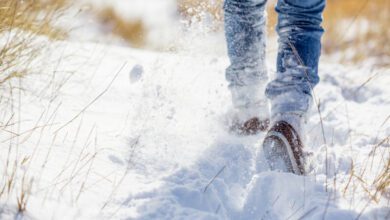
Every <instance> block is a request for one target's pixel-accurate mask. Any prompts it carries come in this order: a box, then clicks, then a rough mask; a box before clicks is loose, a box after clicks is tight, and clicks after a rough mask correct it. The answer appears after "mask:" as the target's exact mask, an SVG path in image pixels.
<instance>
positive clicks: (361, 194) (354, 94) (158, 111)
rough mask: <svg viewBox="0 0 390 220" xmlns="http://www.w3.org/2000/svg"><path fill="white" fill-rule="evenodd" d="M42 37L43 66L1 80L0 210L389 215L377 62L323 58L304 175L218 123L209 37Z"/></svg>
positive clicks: (39, 215) (73, 215)
mask: <svg viewBox="0 0 390 220" xmlns="http://www.w3.org/2000/svg"><path fill="white" fill-rule="evenodd" d="M119 2H120V1H112V3H111V4H113V5H115V4H117V3H118V8H121V7H120V6H119V5H120V4H119ZM136 2H138V3H137V4H136V3H134V7H135V6H137V5H138V6H139V8H143V6H142V4H141V3H140V2H143V1H138V0H137V1H136ZM151 2H153V4H154V3H155V2H158V0H154V1H151ZM167 2H168V3H166V4H171V3H169V2H171V1H167ZM121 4H125V3H121ZM164 4H165V3H164ZM164 4H163V3H161V8H164V7H165V6H164V7H163V6H162V5H164ZM157 5H159V4H157ZM141 6H142V7H141ZM118 10H119V9H118ZM145 10H146V9H145ZM164 10H165V9H164ZM141 11H142V10H141ZM123 13H125V12H123ZM134 13H135V12H134ZM145 13H146V12H145ZM147 13H153V12H147ZM134 15H135V16H136V15H139V16H141V15H142V13H140V14H137V13H135V14H134ZM129 16H130V15H129ZM148 17H150V16H148ZM153 22H154V21H153ZM153 22H151V23H153ZM42 41H44V42H46V43H47V44H48V45H50V46H49V48H48V49H47V51H45V53H44V54H43V55H42V56H40V57H37V58H36V61H35V64H39V65H37V66H42V67H43V68H41V69H37V70H35V71H34V74H30V75H27V76H26V77H24V78H20V79H15V80H13V81H11V82H10V83H8V84H7V85H3V86H2V87H1V94H2V95H1V97H0V108H1V111H0V129H1V130H0V174H1V177H2V178H1V179H0V187H3V186H6V185H7V183H8V181H9V180H10V179H12V180H13V184H14V187H13V188H12V190H10V191H7V190H5V191H4V190H3V189H2V188H0V219H242V220H244V219H245V220H247V219H271V220H273V219H276V220H279V219H281V220H282V219H315V220H316V219H329V220H333V219H389V217H390V208H389V199H390V191H389V189H388V188H385V189H384V193H381V192H377V186H378V184H379V183H380V178H379V176H381V174H383V172H384V175H385V176H386V174H387V175H388V172H387V173H386V170H385V167H386V163H388V161H389V159H390V152H389V147H390V145H389V135H390V127H389V123H390V119H389V117H390V115H389V114H390V88H389V86H388V85H389V84H390V70H389V69H388V68H377V67H374V66H373V65H372V64H370V63H362V64H359V65H355V66H345V65H342V64H338V63H334V62H332V61H331V60H330V59H329V58H327V57H322V60H321V64H320V71H319V72H320V77H321V82H320V84H319V85H318V86H317V87H316V88H315V91H314V95H315V98H316V102H315V103H314V106H313V108H312V111H311V112H310V114H309V115H308V117H307V125H306V126H305V131H306V132H305V134H306V135H305V143H306V144H305V145H306V147H305V149H306V151H309V152H312V153H313V156H312V170H311V171H310V173H309V174H308V175H307V176H305V177H303V176H296V175H293V174H288V173H279V172H271V171H269V169H268V166H267V164H266V162H265V160H264V158H263V155H262V150H261V143H262V141H263V138H264V134H259V135H256V136H249V137H237V136H234V135H232V134H229V133H228V132H227V131H226V130H227V129H226V125H225V124H224V121H225V118H224V117H225V113H227V112H229V110H230V109H231V97H230V93H229V91H228V89H227V82H226V80H225V76H224V71H225V68H226V67H227V65H228V59H227V56H226V52H225V51H224V49H221V48H224V47H225V43H224V38H223V36H222V35H221V34H215V35H208V36H206V34H205V33H199V31H198V30H196V31H194V32H191V31H189V32H188V33H185V35H184V36H183V37H182V38H178V39H177V41H178V43H179V44H180V47H178V50H177V51H176V52H169V53H168V52H155V51H148V50H139V49H133V48H129V47H125V46H123V47H121V46H112V45H105V44H99V43H88V42H77V39H72V41H63V42H51V41H47V40H46V39H42ZM269 44H270V45H269V48H272V47H273V48H275V45H274V44H275V41H270V43H269ZM271 52H275V50H272V51H271ZM274 62H275V54H272V53H270V56H269V57H268V63H269V65H268V67H269V73H270V74H271V78H272V73H274V72H275V69H274V66H275V65H274ZM10 87H13V88H14V89H13V90H12V91H13V92H12V93H10V92H9V91H10ZM317 107H318V108H317ZM387 171H388V170H387ZM5 189H6V188H5ZM23 193H26V195H27V198H28V199H27V202H26V211H25V212H23V213H20V212H18V208H17V203H18V202H17V201H18V199H20V198H21V195H22V194H23Z"/></svg>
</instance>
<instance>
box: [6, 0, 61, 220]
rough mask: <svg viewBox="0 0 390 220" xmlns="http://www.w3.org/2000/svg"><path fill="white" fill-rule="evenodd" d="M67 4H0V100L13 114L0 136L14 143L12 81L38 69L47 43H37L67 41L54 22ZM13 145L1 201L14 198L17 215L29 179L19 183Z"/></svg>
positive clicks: (24, 0) (32, 0) (44, 0)
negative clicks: (40, 57)
mask: <svg viewBox="0 0 390 220" xmlns="http://www.w3.org/2000/svg"><path fill="white" fill-rule="evenodd" d="M67 1H68V0H0V89H1V92H2V96H1V98H0V100H1V101H4V100H3V99H8V101H7V102H1V104H2V105H1V107H2V108H4V109H7V110H8V109H9V108H10V106H11V108H10V109H11V111H12V113H11V114H12V115H11V116H10V117H9V118H8V116H7V119H5V120H4V121H0V125H1V130H0V132H4V133H11V136H15V137H12V138H11V139H14V138H16V139H17V136H18V134H17V132H15V131H17V130H18V129H16V128H15V127H18V126H19V124H18V123H20V121H18V122H14V120H17V116H15V115H17V113H16V110H15V109H14V103H13V101H14V98H15V97H14V96H15V92H16V91H14V90H18V92H19V95H21V93H20V91H21V90H22V88H21V84H20V81H19V82H18V83H16V82H15V81H13V80H12V79H14V78H22V77H23V76H25V75H26V74H30V73H32V72H33V70H35V69H37V68H40V67H38V66H37V65H39V64H36V63H35V64H34V60H35V59H36V58H37V57H38V56H39V55H40V54H42V52H43V51H44V50H45V48H46V47H47V45H46V44H47V40H45V41H41V40H40V39H42V38H44V39H49V40H58V39H64V38H65V37H66V31H64V30H62V29H60V28H56V27H55V26H54V24H53V22H55V21H57V19H58V18H59V17H60V16H62V15H63V13H64V11H63V10H65V9H66V6H67ZM42 36H44V37H42ZM14 84H18V85H14ZM7 93H8V94H7ZM7 95H8V96H9V97H7ZM19 98H20V97H19ZM19 110H20V109H19ZM2 114H3V113H2ZM6 115H7V113H6V112H5V113H4V114H3V117H4V116H6ZM14 116H15V117H14ZM9 129H10V130H9ZM15 142H17V143H16V144H15V145H14V140H10V145H9V147H8V148H9V149H8V156H7V157H6V158H7V160H6V162H5V164H4V165H5V167H4V170H2V174H3V175H2V176H1V178H0V199H4V200H6V201H8V200H10V198H15V197H14V196H16V203H17V207H18V211H19V212H20V213H22V212H24V211H25V210H26V208H27V205H28V198H29V195H30V189H31V187H32V179H27V178H24V177H23V179H22V181H19V180H20V179H19V177H20V175H19V173H18V172H19V170H20V169H21V167H22V166H23V163H24V162H25V160H23V161H22V163H20V161H19V158H18V156H19V155H18V149H19V143H18V141H15ZM2 143H3V144H4V142H2ZM2 147H4V146H2ZM14 154H16V156H14ZM3 171H4V173H3Z"/></svg>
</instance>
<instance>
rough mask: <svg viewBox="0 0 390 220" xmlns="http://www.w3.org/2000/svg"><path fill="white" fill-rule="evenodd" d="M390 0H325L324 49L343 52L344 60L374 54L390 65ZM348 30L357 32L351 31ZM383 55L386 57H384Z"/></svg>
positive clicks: (374, 56) (368, 56)
mask: <svg viewBox="0 0 390 220" xmlns="http://www.w3.org/2000/svg"><path fill="white" fill-rule="evenodd" d="M389 25H390V1H388V0H376V1H369V0H360V1H356V0H343V1H339V0H328V1H327V8H326V10H325V14H324V27H325V29H326V34H325V36H324V41H323V42H324V50H325V53H327V54H332V53H334V52H339V51H345V52H348V51H351V52H348V53H345V56H344V57H343V60H344V61H355V62H360V61H363V60H365V59H367V58H378V59H379V60H382V59H383V60H382V61H381V64H382V65H386V66H388V65H390V61H389V57H390V45H389V44H388V41H389V40H390V29H389ZM351 33H358V34H356V35H352V36H351ZM386 57H387V58H386Z"/></svg>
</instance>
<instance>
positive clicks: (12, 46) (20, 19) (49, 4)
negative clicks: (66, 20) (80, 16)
mask: <svg viewBox="0 0 390 220" xmlns="http://www.w3.org/2000/svg"><path fill="white" fill-rule="evenodd" d="M66 1H67V0H28V1H20V0H16V1H15V0H0V37H1V39H2V42H0V85H2V84H4V83H5V82H6V81H8V80H10V79H12V78H18V77H23V76H24V75H25V74H27V72H28V68H29V64H30V63H31V62H32V60H33V59H34V57H36V56H37V55H38V54H39V52H40V51H41V50H42V47H41V46H37V45H35V44H34V41H35V40H36V38H37V36H40V35H41V36H46V37H47V38H49V39H63V38H65V37H66V32H65V31H64V30H62V29H59V28H56V27H54V26H53V25H52V22H53V21H56V20H57V18H58V17H59V16H61V15H62V9H63V8H65V6H66Z"/></svg>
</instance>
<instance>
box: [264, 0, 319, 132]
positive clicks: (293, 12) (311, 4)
mask: <svg viewBox="0 0 390 220" xmlns="http://www.w3.org/2000/svg"><path fill="white" fill-rule="evenodd" d="M324 7H325V0H279V1H278V3H277V6H276V11H277V12H278V25H277V32H278V35H279V40H278V42H279V51H278V57H277V73H276V79H274V80H273V81H271V82H270V83H269V84H268V86H267V89H266V95H267V97H268V98H269V99H270V100H271V109H272V110H271V112H272V118H273V120H274V121H275V120H278V119H277V118H279V117H286V113H288V114H293V115H297V116H299V117H303V116H304V115H305V114H306V112H307V111H308V110H309V107H310V104H311V102H312V89H313V87H314V86H315V85H316V84H317V83H318V82H319V77H318V61H319V57H320V53H321V36H322V34H323V28H322V27H321V22H322V11H323V10H324ZM294 126H295V125H294ZM297 129H299V128H297Z"/></svg>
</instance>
